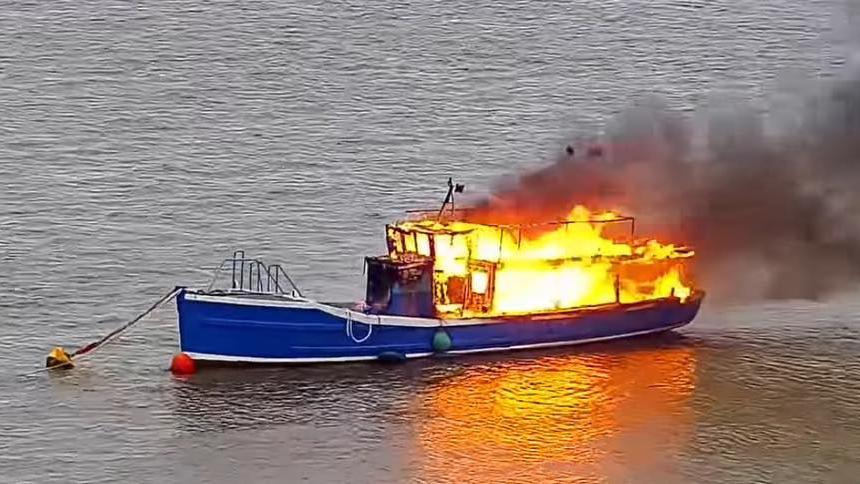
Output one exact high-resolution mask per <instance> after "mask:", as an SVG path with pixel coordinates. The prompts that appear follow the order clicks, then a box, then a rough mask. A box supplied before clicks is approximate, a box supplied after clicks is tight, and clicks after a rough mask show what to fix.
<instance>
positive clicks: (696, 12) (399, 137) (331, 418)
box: [0, 0, 860, 483]
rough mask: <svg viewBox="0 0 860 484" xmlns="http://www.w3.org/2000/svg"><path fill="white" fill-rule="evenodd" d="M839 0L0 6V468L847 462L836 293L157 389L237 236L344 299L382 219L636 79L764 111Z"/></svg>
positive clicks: (170, 476) (481, 185)
mask: <svg viewBox="0 0 860 484" xmlns="http://www.w3.org/2000/svg"><path fill="white" fill-rule="evenodd" d="M856 14H857V8H856V5H855V4H852V3H848V2H845V3H843V2H841V1H838V0H832V1H826V0H814V1H813V0H810V1H788V0H770V1H751V0H713V1H699V0H690V1H676V0H648V1H646V0H627V1H619V2H615V1H606V2H585V1H581V0H579V1H572V2H561V1H550V2H525V1H515V2H503V3H498V2H488V1H484V0H477V1H462V0H454V1H448V2H428V1H422V0H399V1H347V2H330V1H316V0H311V1H309V2H288V1H279V2H273V1H259V2H251V3H245V2H223V1H217V2H199V3H196V4H195V2H190V1H189V2H176V1H160V2H102V1H91V0H78V1H74V2H71V1H52V2H32V1H31V2H23V1H21V2H9V1H0V292H2V297H0V345H2V352H0V481H2V482H9V483H22V482H38V483H44V482H123V481H124V482H159V483H160V482H215V483H220V482H243V483H251V482H253V483H268V482H322V483H334V482H356V483H361V482H428V483H429V482H434V483H435V482H457V483H460V482H530V483H534V482H660V483H663V482H846V483H849V482H858V480H860V477H858V476H860V457H858V456H860V417H858V415H860V403H858V402H860V358H858V354H860V321H858V320H860V303H858V302H857V301H856V299H857V298H856V294H848V295H845V296H843V297H839V298H835V299H832V300H827V301H820V302H814V303H813V302H802V301H788V302H786V301H782V302H779V303H761V304H755V305H746V306H736V307H732V308H727V307H723V306H718V305H715V304H713V303H710V304H708V305H706V307H705V308H704V310H703V312H702V314H701V315H700V317H699V318H698V319H697V320H696V321H695V323H694V325H692V326H690V327H688V328H685V329H683V330H682V331H680V334H679V335H677V336H667V337H660V338H651V339H644V340H640V341H634V342H628V343H619V344H612V345H598V346H589V347H582V348H577V349H573V350H564V351H552V352H538V353H520V354H517V355H513V356H492V357H481V358H465V359H443V360H431V361H425V362H414V363H409V364H406V365H402V366H395V367H388V366H377V365H346V366H338V367H314V368H299V369H284V368H281V369H251V370H248V369H243V370H235V369H230V370H226V369H225V370H214V371H209V372H204V373H201V374H198V375H196V376H194V377H193V378H191V379H189V380H179V379H175V378H173V377H171V376H170V375H169V374H168V373H166V372H165V368H166V367H167V365H168V361H169V358H170V356H171V355H172V354H173V353H174V352H175V351H176V349H175V348H176V338H175V329H174V325H175V314H174V312H173V308H172V307H167V308H165V309H163V310H161V311H160V312H158V313H157V314H156V315H155V317H154V318H152V319H150V320H148V321H147V322H145V323H142V324H141V325H140V326H139V327H138V328H137V329H136V330H135V331H134V332H133V333H131V334H129V335H128V336H126V337H124V338H122V339H121V340H119V341H118V342H117V343H115V344H114V345H112V346H109V347H106V348H105V349H104V350H103V351H101V352H99V353H97V354H96V355H94V356H93V357H92V358H91V359H89V360H86V361H84V362H82V364H81V367H80V368H78V369H76V370H75V371H73V372H71V373H68V374H64V375H47V374H40V375H36V376H33V377H29V378H19V377H17V376H16V375H18V374H20V373H22V372H27V371H31V370H33V369H37V368H39V367H40V365H41V364H42V362H43V358H44V355H45V354H46V352H47V351H48V350H49V349H50V348H51V346H53V345H57V344H62V345H65V346H67V347H72V348H74V347H76V346H78V345H82V344H84V343H86V342H88V341H90V340H92V339H93V338H94V337H97V336H98V335H100V334H103V333H105V332H107V331H109V330H110V329H112V328H113V327H115V326H116V325H118V324H121V323H122V322H124V321H126V320H128V319H130V318H131V317H133V316H134V315H136V314H137V313H138V312H140V311H142V310H143V309H144V308H145V307H146V306H147V305H149V304H150V302H151V301H153V300H154V299H155V298H157V297H158V296H160V295H161V294H162V293H163V292H165V291H166V290H168V289H169V288H170V287H172V286H174V285H175V284H201V283H205V282H206V281H207V278H208V272H209V268H211V267H212V265H213V264H214V263H215V262H216V261H218V260H220V259H221V258H223V257H226V256H228V255H229V253H230V251H231V250H232V249H234V248H240V247H241V248H245V249H246V250H247V251H249V252H250V253H253V254H256V255H261V256H264V257H267V258H270V259H273V260H278V261H283V262H285V263H287V264H288V266H289V267H290V269H291V271H292V273H293V275H294V276H295V278H296V279H297V280H298V281H299V283H300V285H301V286H302V287H303V289H304V290H305V292H307V293H308V294H309V295H311V296H316V297H322V298H330V299H337V300H357V299H359V298H360V297H361V295H362V290H363V286H362V279H361V271H362V267H361V261H362V257H363V256H364V255H365V254H373V253H378V252H380V251H382V250H383V237H382V236H383V234H382V225H383V224H384V223H385V222H386V221H388V220H390V219H392V218H395V217H397V216H398V215H399V214H400V213H401V211H402V210H404V209H409V208H416V207H422V206H425V205H427V204H431V203H432V204H435V203H437V201H438V199H439V198H440V196H441V195H442V194H443V193H442V190H444V187H443V184H444V181H445V180H446V179H447V177H448V176H449V175H454V176H456V177H457V178H458V180H459V181H463V182H466V183H467V184H468V189H469V190H470V191H473V192H480V191H482V190H486V189H487V187H488V186H490V185H491V184H492V182H493V181H494V180H496V179H498V178H499V177H500V176H503V175H506V174H511V173H515V172H517V171H518V170H521V169H525V168H528V167H532V166H538V165H539V164H540V163H541V161H542V160H546V159H549V158H551V157H552V156H553V155H554V153H556V152H557V151H558V150H559V148H560V147H561V146H563V143H564V142H565V140H567V139H569V137H570V136H571V135H572V133H573V134H576V133H580V134H582V133H590V132H594V131H596V130H599V129H600V128H601V127H603V126H604V125H605V124H606V123H607V122H608V120H610V119H611V118H612V116H613V115H614V114H615V113H617V112H619V111H621V110H623V109H624V108H625V107H626V106H628V105H630V103H631V102H633V101H634V100H636V99H638V98H642V97H643V96H657V97H660V98H662V99H664V100H665V101H666V103H667V104H668V105H670V106H671V107H673V108H676V109H682V110H689V109H693V108H694V107H696V106H701V105H703V104H707V103H708V101H709V99H712V97H713V96H718V97H719V96H723V95H728V96H730V97H733V98H739V99H743V100H744V102H745V103H748V104H749V105H752V106H766V105H768V104H769V103H770V102H771V100H770V99H769V96H770V94H769V93H772V92H775V90H777V88H778V87H779V86H780V84H781V83H782V82H783V81H784V79H796V78H798V77H801V78H804V77H806V78H814V77H818V76H828V75H831V74H833V73H836V72H838V71H839V70H840V69H841V66H842V65H843V64H845V63H846V62H848V61H849V60H850V59H851V58H852V57H853V55H854V52H855V51H856V49H855V44H852V37H854V36H855V35H856V34H854V33H853V31H852V30H853V29H852V28H851V26H852V18H854V17H852V15H856Z"/></svg>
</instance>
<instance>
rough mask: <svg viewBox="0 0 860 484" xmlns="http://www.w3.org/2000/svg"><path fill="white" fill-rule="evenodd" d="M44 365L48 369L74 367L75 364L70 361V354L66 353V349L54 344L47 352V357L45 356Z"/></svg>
mask: <svg viewBox="0 0 860 484" xmlns="http://www.w3.org/2000/svg"><path fill="white" fill-rule="evenodd" d="M45 367H46V368H49V369H54V368H63V369H69V368H74V367H75V364H74V363H73V362H72V357H71V355H69V354H68V353H66V350H64V349H63V348H62V347H60V346H56V347H54V349H52V350H51V352H50V353H48V357H47V358H45Z"/></svg>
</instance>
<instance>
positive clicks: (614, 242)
mask: <svg viewBox="0 0 860 484" xmlns="http://www.w3.org/2000/svg"><path fill="white" fill-rule="evenodd" d="M457 187H458V186H454V185H451V184H450V183H449V191H448V196H447V197H446V199H445V202H444V203H443V205H442V209H441V210H439V211H438V212H435V211H434V212H417V213H413V214H412V215H411V216H409V217H407V218H406V219H405V220H403V221H400V222H397V223H394V224H391V225H388V226H386V230H385V235H386V243H387V248H388V253H387V254H385V255H382V256H376V257H367V258H365V270H366V274H367V287H366V298H365V300H364V301H363V302H362V303H360V304H358V305H355V304H336V303H324V302H318V301H316V300H313V299H309V298H307V297H305V296H304V295H302V293H301V291H299V289H298V288H297V287H296V285H295V284H294V283H293V281H292V279H290V278H289V276H288V275H287V273H286V272H285V271H284V270H283V268H282V267H281V266H279V265H274V264H272V265H267V264H265V263H263V261H261V260H259V259H251V258H246V257H245V255H244V253H243V252H241V251H239V252H237V253H235V254H234V256H233V258H231V259H227V260H226V261H224V263H222V265H221V267H220V270H219V271H216V277H215V278H213V283H212V284H210V286H209V287H208V288H207V289H204V290H192V289H185V288H183V289H181V290H180V291H179V293H178V295H177V310H178V314H179V334H180V347H181V350H182V351H183V352H184V353H186V354H187V355H188V356H190V357H191V358H193V359H195V360H198V361H225V362H249V363H310V362H337V361H358V360H376V359H381V360H392V359H393V360H403V359H407V358H418V357H426V356H431V355H434V354H462V353H477V352H487V351H505V350H516V349H526V348H542V347H551V346H561V345H573V344H580V343H588V342H594V341H603V340H611V339H617V338H626V337H631V336H637V335H644V334H650V333H657V332H661V331H667V330H671V329H674V328H678V327H680V326H683V325H685V324H687V323H689V322H690V321H691V320H692V319H693V318H694V317H695V315H696V313H697V312H698V310H699V306H700V304H701V302H702V298H703V297H704V292H703V291H701V290H699V289H697V288H695V287H694V285H693V281H692V277H691V268H690V262H691V261H692V260H693V257H694V252H693V251H692V250H691V249H689V248H686V247H677V246H675V245H671V244H663V243H660V242H658V241H656V240H653V239H642V238H636V237H635V221H634V219H633V218H632V217H627V216H622V215H620V214H618V213H615V212H610V211H606V212H592V211H590V210H589V209H587V208H585V207H583V206H576V207H573V208H572V209H571V211H570V213H569V214H568V216H567V217H564V218H563V219H561V220H551V221H536V222H531V223H528V224H490V223H483V222H478V221H473V220H471V219H470V216H469V213H468V210H457V209H455V207H454V206H453V198H452V195H453V193H454V191H455V190H456V188H457ZM449 205H450V210H449V209H448V208H449V207H448V206H449ZM223 272H229V273H230V274H231V281H230V284H229V287H228V288H226V289H216V288H215V287H216V283H217V281H218V274H219V273H223Z"/></svg>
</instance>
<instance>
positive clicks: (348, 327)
mask: <svg viewBox="0 0 860 484" xmlns="http://www.w3.org/2000/svg"><path fill="white" fill-rule="evenodd" d="M365 324H367V334H366V335H364V337H363V338H356V336H355V332H353V327H352V325H353V320H352V311H350V310H349V309H347V310H346V335H347V336H349V338H350V339H351V340H353V341H354V342H356V343H358V344H361V343H364V342H365V341H367V340H368V339H370V335H372V334H373V323H365Z"/></svg>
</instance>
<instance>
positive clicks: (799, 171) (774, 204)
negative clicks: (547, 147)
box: [469, 75, 860, 299]
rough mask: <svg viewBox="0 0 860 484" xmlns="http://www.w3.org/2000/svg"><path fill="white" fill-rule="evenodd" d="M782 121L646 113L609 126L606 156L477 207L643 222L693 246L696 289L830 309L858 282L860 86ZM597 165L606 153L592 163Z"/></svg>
mask: <svg viewBox="0 0 860 484" xmlns="http://www.w3.org/2000/svg"><path fill="white" fill-rule="evenodd" d="M800 104H801V107H799V108H797V109H796V110H794V112H789V113H787V114H783V115H782V116H789V117H790V118H791V119H792V120H794V122H793V124H794V128H793V129H789V130H785V131H784V132H782V133H780V134H775V135H773V134H772V135H768V134H766V131H767V130H766V129H765V122H764V121H765V117H764V116H762V115H758V114H755V113H749V112H745V109H743V108H738V107H735V108H733V109H724V110H722V111H721V113H719V114H716V115H711V116H709V117H708V119H707V120H706V122H705V123H704V125H702V124H703V123H700V122H696V121H695V118H690V117H684V116H682V115H680V114H677V113H673V112H671V111H670V110H668V109H666V108H665V107H663V106H661V105H660V104H659V103H654V102H651V103H649V104H646V105H640V106H638V107H636V108H634V109H631V110H630V111H628V112H627V113H624V114H623V115H621V116H620V117H619V118H618V119H616V120H615V122H614V123H612V125H610V126H609V128H608V129H607V135H606V136H605V140H604V142H603V144H602V146H603V153H602V154H601V155H600V156H592V157H590V158H589V157H588V156H587V154H588V150H587V149H583V147H576V151H575V155H576V159H571V158H570V156H568V153H564V156H563V157H562V158H561V159H559V160H558V161H556V162H555V163H553V164H552V165H550V166H548V167H546V168H543V169H540V170H537V171H535V172H532V173H528V174H525V175H523V176H521V177H520V178H519V179H518V180H517V181H516V183H513V184H510V185H509V186H502V187H499V188H498V189H497V190H496V192H495V193H494V194H493V195H492V196H491V197H490V198H488V199H486V200H482V201H480V202H478V203H477V204H475V205H474V209H473V210H472V211H471V212H470V215H469V217H470V218H471V219H473V220H476V221H484V222H488V221H491V222H497V223H499V222H525V221H530V220H535V219H557V218H560V217H563V216H564V215H566V213H567V211H569V210H570V208H571V207H572V206H573V205H575V204H577V203H584V204H586V205H589V206H590V207H597V208H615V209H621V210H622V211H625V212H628V213H631V214H633V215H635V216H637V218H638V222H639V223H640V227H641V230H639V233H640V234H655V235H658V236H659V237H661V238H663V237H665V238H667V239H670V240H681V241H686V242H689V243H690V244H691V245H693V246H694V247H695V248H696V249H697V252H698V254H699V258H698V263H697V264H698V265H697V271H698V279H699V280H700V282H701V284H702V285H703V286H704V287H705V288H706V289H709V290H711V292H712V293H717V294H718V295H723V296H732V297H769V298H786V297H800V298H813V299H817V298H821V297H823V296H826V295H828V294H831V293H833V292H836V291H840V290H847V289H851V288H853V287H854V286H856V285H857V284H858V283H860V224H858V220H860V184H858V182H860V159H858V158H860V76H858V75H854V76H850V77H847V78H842V79H837V80H832V81H829V82H828V83H827V85H826V86H825V89H823V90H821V92H820V93H818V94H816V95H813V96H809V97H807V98H805V100H804V101H803V102H802V103H800ZM591 154H592V155H594V154H595V153H593V152H592V153H591Z"/></svg>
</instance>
